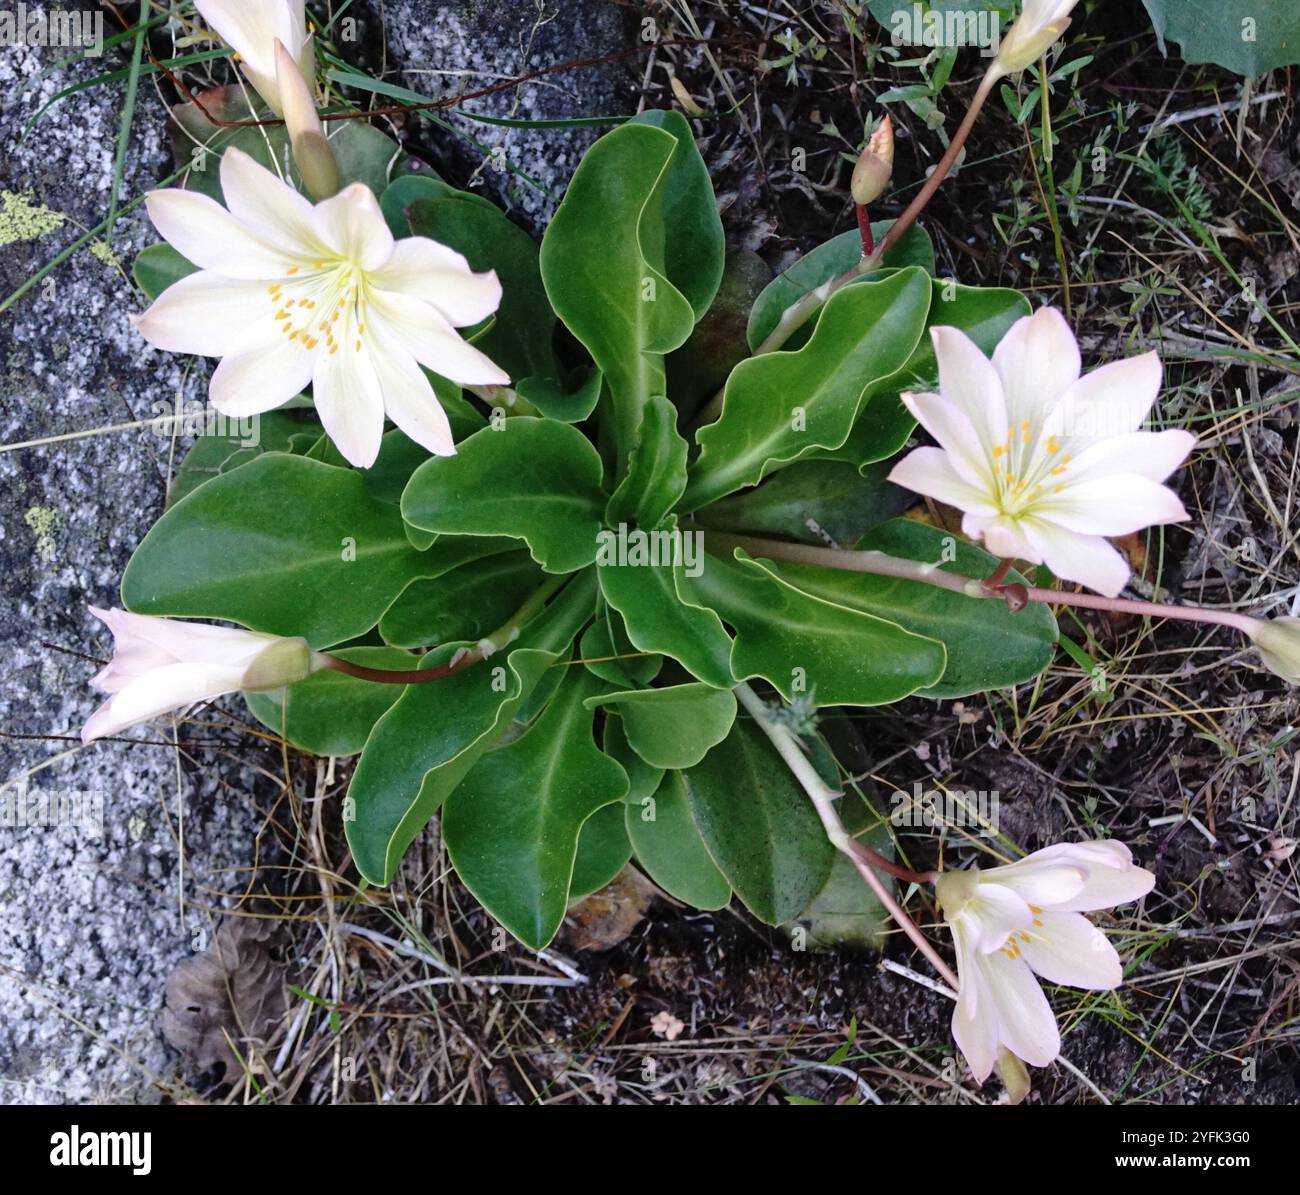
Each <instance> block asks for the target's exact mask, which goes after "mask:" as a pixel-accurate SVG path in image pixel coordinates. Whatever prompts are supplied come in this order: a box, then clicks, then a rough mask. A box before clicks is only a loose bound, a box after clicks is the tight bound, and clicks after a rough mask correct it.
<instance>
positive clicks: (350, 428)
mask: <svg viewBox="0 0 1300 1195" xmlns="http://www.w3.org/2000/svg"><path fill="white" fill-rule="evenodd" d="M345 332H346V335H342V334H341V335H340V337H339V340H340V347H339V351H338V352H336V353H320V354H319V355H318V357H317V358H316V371H315V374H314V375H313V377H312V397H313V399H314V400H315V403H316V413H317V414H318V415H319V416H320V421H321V423H322V424H323V425H324V427H325V431H326V432H327V433H328V434H329V438H330V439H331V440H333V441H334V446H335V447H336V448H337V449H338V450H339V451H340V452H341V453H342V454H343V455H344V457H346V458H347V460H348V462H349V463H350V464H353V465H355V466H356V467H357V468H358V469H368V468H370V466H371V465H373V464H374V463H375V457H377V456H378V455H379V446H380V444H381V442H382V441H383V438H384V396H383V392H382V391H381V389H380V386H379V378H378V376H377V375H376V373H375V368H374V364H373V362H372V359H371V348H370V346H369V345H368V344H367V343H366V341H365V339H364V338H363V339H361V340H360V341H359V342H358V341H357V340H355V339H354V337H355V336H356V333H355V331H354V330H353V329H351V328H347V329H345Z"/></svg>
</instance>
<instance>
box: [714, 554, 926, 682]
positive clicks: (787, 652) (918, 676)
mask: <svg viewBox="0 0 1300 1195" xmlns="http://www.w3.org/2000/svg"><path fill="white" fill-rule="evenodd" d="M694 584H695V589H696V592H697V593H698V594H699V595H700V597H701V598H702V599H703V600H704V601H705V602H707V603H708V605H710V606H711V607H712V608H713V609H714V610H716V611H717V612H718V614H719V615H721V617H722V619H723V621H724V622H726V623H728V624H730V626H731V627H732V629H733V630H734V632H735V636H736V638H735V645H734V647H733V648H732V652H731V667H732V670H733V671H734V672H735V674H736V676H737V677H738V678H739V679H741V680H745V679H748V678H750V677H755V676H761V677H763V678H764V679H765V680H767V681H769V682H771V684H772V685H773V686H774V687H775V688H776V689H777V691H778V692H779V693H780V694H781V696H782V697H784V698H785V699H786V700H787V701H792V700H794V699H795V697H796V696H798V695H805V696H807V697H809V698H811V699H812V700H814V701H815V702H816V704H817V705H818V706H828V705H884V704H886V703H887V702H891V701H898V700H899V699H900V698H902V697H906V696H907V695H908V694H909V693H915V692H916V691H917V690H918V689H923V688H925V687H926V686H928V685H932V684H934V683H935V682H936V681H937V680H939V678H940V677H941V676H942V675H943V671H944V664H945V659H944V656H945V653H944V648H943V644H942V643H939V642H938V641H936V640H934V639H931V638H928V637H926V636H923V635H917V634H913V633H912V632H911V631H908V630H906V629H904V628H903V627H902V626H900V625H899V624H898V623H897V622H892V621H889V620H887V619H884V618H880V617H877V616H876V615H873V614H867V613H865V612H863V611H860V610H853V609H849V608H848V607H847V606H845V605H842V604H839V603H836V602H834V601H828V600H823V599H821V598H818V597H814V596H812V595H810V594H807V593H804V592H802V591H801V590H798V589H796V588H794V586H793V585H791V584H789V583H788V582H787V581H785V580H784V579H783V578H782V576H781V574H779V573H778V572H777V571H776V568H775V566H774V565H772V564H771V562H769V561H766V560H753V559H751V558H749V557H748V556H746V555H745V554H744V553H743V552H741V551H739V550H737V552H736V559H735V560H723V559H722V558H720V557H717V556H710V557H709V558H708V563H707V564H706V566H705V569H704V574H703V576H701V577H700V578H699V579H698V580H696V581H695V582H694Z"/></svg>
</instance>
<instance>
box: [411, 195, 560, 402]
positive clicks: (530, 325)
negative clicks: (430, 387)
mask: <svg viewBox="0 0 1300 1195" xmlns="http://www.w3.org/2000/svg"><path fill="white" fill-rule="evenodd" d="M405 210H406V217H407V220H408V221H409V223H410V226H411V231H412V232H413V233H414V234H415V235H416V236H424V237H431V238H432V239H433V240H435V241H438V242H440V243H441V244H444V245H448V246H450V247H451V248H452V249H455V250H456V251H457V252H458V253H461V254H463V255H464V256H465V258H466V260H467V261H468V262H469V264H470V268H471V269H472V270H474V271H476V272H479V273H481V272H483V271H485V270H495V271H496V273H497V277H498V278H499V279H500V280H501V306H500V307H499V308H498V309H497V312H496V316H495V318H494V320H493V322H492V325H491V327H490V328H488V330H487V331H486V332H485V333H484V334H483V335H482V336H480V337H478V338H477V339H476V340H475V342H474V344H475V347H476V348H478V349H481V350H482V351H483V352H485V353H486V354H487V355H488V356H489V357H491V358H492V360H493V361H495V362H496V363H497V364H498V365H499V366H501V368H502V369H504V370H505V371H506V373H508V374H509V375H510V376H511V377H512V378H524V377H528V376H530V375H532V374H544V375H550V374H552V373H554V371H555V369H556V365H555V353H554V350H553V349H552V347H551V340H552V338H553V337H554V335H555V313H554V312H553V311H552V310H551V305H550V303H549V302H548V301H547V298H546V290H545V288H544V287H543V286H542V275H541V271H540V270H539V269H538V264H537V252H538V250H537V242H536V241H534V240H533V238H532V237H530V236H529V235H528V233H526V232H525V231H524V230H523V229H522V228H520V227H519V226H518V225H517V224H515V223H514V222H513V221H512V220H510V219H509V218H508V217H507V216H506V215H505V213H504V212H501V211H499V210H498V209H497V208H495V207H493V206H492V205H491V204H483V203H479V202H477V201H476V200H474V199H471V198H469V197H468V196H465V195H464V192H461V193H458V194H456V195H455V196H448V197H445V198H442V199H416V200H415V201H414V202H412V203H409V204H408V205H407V207H406V209H405ZM467 334H469V333H468V332H467Z"/></svg>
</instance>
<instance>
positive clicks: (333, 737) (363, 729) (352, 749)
mask: <svg viewBox="0 0 1300 1195" xmlns="http://www.w3.org/2000/svg"><path fill="white" fill-rule="evenodd" d="M334 654H335V655H337V656H339V657H340V658H341V659H344V660H348V661H349V662H351V663H353V664H364V665H365V666H366V667H367V668H385V669H390V670H398V669H409V668H414V667H416V666H417V663H416V660H415V659H414V658H413V657H412V656H411V655H409V654H408V653H407V652H404V651H395V650H393V649H392V648H391V647H347V648H343V649H342V650H340V651H338V652H335V653H334ZM403 691H404V690H403V687H402V686H401V685H384V684H378V683H376V682H375V681H366V680H359V679H357V678H356V677H354V676H345V675H344V674H343V673H342V672H335V671H334V670H333V669H328V668H327V669H324V670H322V671H320V672H313V673H312V674H311V676H309V677H308V678H307V679H306V680H303V681H299V682H298V683H297V684H296V685H289V686H287V687H286V688H283V689H275V690H273V691H272V692H270V693H245V694H244V702H245V704H246V705H247V706H248V708H249V711H250V712H251V713H252V715H253V717H254V718H256V719H257V720H258V721H259V722H260V723H261V724H262V725H263V726H265V727H266V728H267V729H268V730H271V731H273V732H274V733H275V734H280V735H283V736H284V737H285V738H286V739H288V740H289V742H291V743H292V744H293V745H294V746H295V747H298V748H299V749H301V750H303V751H310V752H311V753H312V754H313V755H355V754H356V753H357V752H358V751H360V750H361V748H362V747H364V746H365V745H366V736H367V735H369V734H370V731H371V730H372V729H373V728H374V725H375V723H376V722H378V721H379V719H380V718H381V717H383V715H384V714H385V713H387V712H388V710H389V708H390V707H391V706H392V704H393V702H395V701H396V700H397V699H398V698H399V697H400V696H401V695H402V693H403Z"/></svg>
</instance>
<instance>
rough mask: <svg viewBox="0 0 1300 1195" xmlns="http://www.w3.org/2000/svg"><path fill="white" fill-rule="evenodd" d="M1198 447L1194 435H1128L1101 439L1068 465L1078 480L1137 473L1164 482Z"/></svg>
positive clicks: (1166, 433) (1071, 473) (1189, 433)
mask: <svg viewBox="0 0 1300 1195" xmlns="http://www.w3.org/2000/svg"><path fill="white" fill-rule="evenodd" d="M1195 447H1196V437H1195V436H1194V435H1192V433H1191V432H1185V431H1178V430H1171V431H1163V432H1127V433H1125V434H1124V435H1122V436H1111V437H1109V438H1108V439H1105V440H1099V441H1098V442H1097V443H1095V444H1092V445H1090V446H1089V447H1087V448H1085V449H1084V450H1083V451H1082V452H1080V453H1079V455H1078V456H1077V457H1075V459H1074V460H1073V461H1071V462H1070V465H1069V475H1070V476H1071V477H1074V478H1075V479H1076V480H1079V481H1082V480H1084V479H1085V478H1088V479H1091V478H1093V477H1113V476H1115V474H1117V473H1136V474H1137V475H1138V476H1139V477H1146V478H1149V479H1150V480H1151V481H1164V479H1165V478H1166V477H1168V476H1169V475H1170V474H1171V473H1172V472H1173V471H1174V470H1175V469H1177V468H1178V466H1179V465H1181V464H1182V463H1183V462H1184V461H1185V460H1186V459H1187V457H1188V455H1189V454H1190V453H1191V451H1192V449H1193V448H1195Z"/></svg>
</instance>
